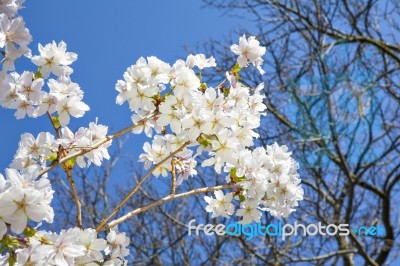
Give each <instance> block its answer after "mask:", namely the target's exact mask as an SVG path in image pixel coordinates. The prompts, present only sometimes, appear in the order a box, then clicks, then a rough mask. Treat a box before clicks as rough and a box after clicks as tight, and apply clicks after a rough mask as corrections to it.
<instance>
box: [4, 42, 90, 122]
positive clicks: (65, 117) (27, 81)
mask: <svg viewBox="0 0 400 266" xmlns="http://www.w3.org/2000/svg"><path fill="white" fill-rule="evenodd" d="M66 48H67V46H66V44H65V43H64V42H60V43H59V44H58V45H57V44H56V43H55V42H53V43H51V44H47V45H45V46H44V47H43V46H42V45H40V44H39V51H40V55H38V56H34V57H33V58H32V62H33V63H34V64H36V65H37V66H38V71H37V72H36V73H34V72H31V71H24V72H23V73H22V74H21V75H19V74H18V73H16V72H11V73H8V74H6V72H4V68H3V72H2V73H3V76H4V77H3V79H2V81H1V85H2V86H1V87H0V105H1V106H3V107H5V108H9V109H16V112H15V116H16V118H17V119H21V118H24V117H25V116H26V115H27V116H28V117H34V118H36V117H39V116H42V115H44V114H46V113H47V114H49V115H52V114H54V113H56V115H55V117H57V123H58V124H60V125H61V126H63V127H65V126H66V125H68V124H69V122H70V117H71V116H72V117H76V118H79V117H82V116H83V115H84V114H85V112H86V111H88V110H89V109H90V108H89V106H88V105H86V104H85V103H84V102H83V101H82V100H83V91H82V90H81V89H80V87H79V85H78V84H77V83H74V82H72V81H71V78H70V76H69V75H70V74H71V73H72V68H71V67H69V65H70V64H71V63H72V62H73V61H75V60H76V59H77V55H76V54H75V53H71V52H66ZM51 73H52V74H54V75H55V76H57V79H52V78H50V79H49V80H48V81H47V86H48V88H49V91H48V92H47V91H45V90H43V88H44V85H45V79H44V78H49V77H50V74H51Z"/></svg>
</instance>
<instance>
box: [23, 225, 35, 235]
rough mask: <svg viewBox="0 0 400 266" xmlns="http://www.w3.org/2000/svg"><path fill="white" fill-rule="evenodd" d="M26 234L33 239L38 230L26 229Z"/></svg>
mask: <svg viewBox="0 0 400 266" xmlns="http://www.w3.org/2000/svg"><path fill="white" fill-rule="evenodd" d="M24 234H25V235H26V236H27V237H33V236H34V235H35V234H36V230H35V229H34V228H32V227H30V226H28V227H26V228H25V230H24Z"/></svg>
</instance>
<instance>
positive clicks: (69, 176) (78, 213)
mask: <svg viewBox="0 0 400 266" xmlns="http://www.w3.org/2000/svg"><path fill="white" fill-rule="evenodd" d="M64 171H65V173H66V174H67V179H68V182H69V184H70V186H71V191H72V197H73V198H74V201H75V205H76V222H77V226H78V227H79V228H81V229H82V210H81V202H80V200H79V196H78V192H77V191H76V187H75V182H74V179H73V178H72V170H71V169H69V168H65V169H64Z"/></svg>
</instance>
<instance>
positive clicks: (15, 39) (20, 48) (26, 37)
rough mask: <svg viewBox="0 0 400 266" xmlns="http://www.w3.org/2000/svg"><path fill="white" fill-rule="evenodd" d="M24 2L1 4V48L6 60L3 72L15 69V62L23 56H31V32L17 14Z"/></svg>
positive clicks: (4, 0)
mask: <svg viewBox="0 0 400 266" xmlns="http://www.w3.org/2000/svg"><path fill="white" fill-rule="evenodd" d="M23 2H24V0H2V1H1V2H0V22H1V23H0V48H1V49H4V50H2V51H1V53H2V54H3V56H4V58H3V60H2V67H3V71H4V70H5V71H8V70H10V71H12V70H14V69H15V66H14V61H15V60H16V59H18V58H19V57H21V56H22V55H25V56H28V57H30V56H31V51H30V49H29V48H28V45H29V43H30V42H31V41H32V36H31V34H30V33H29V30H28V29H27V28H26V27H25V22H24V20H23V18H22V17H20V16H18V14H17V12H18V10H19V9H21V8H22V4H23Z"/></svg>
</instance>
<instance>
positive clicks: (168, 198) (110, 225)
mask: <svg viewBox="0 0 400 266" xmlns="http://www.w3.org/2000/svg"><path fill="white" fill-rule="evenodd" d="M238 187H239V185H237V184H227V185H221V186H215V187H204V188H197V189H193V190H190V191H187V192H183V193H180V194H174V195H172V194H169V195H168V196H165V197H164V198H162V199H159V200H157V201H155V202H153V203H150V204H149V205H146V206H143V207H140V208H137V209H136V210H133V211H131V212H129V213H127V214H125V215H124V216H122V217H120V218H118V219H115V220H113V221H111V222H109V223H108V224H107V225H106V226H104V227H103V228H101V230H97V229H96V230H97V231H106V230H108V229H110V228H113V227H114V226H116V225H118V224H120V223H122V222H124V221H126V220H127V219H129V218H131V217H132V216H134V215H136V214H139V213H141V212H144V211H147V210H149V209H151V208H153V207H156V206H159V205H161V204H164V203H166V202H168V201H171V200H174V199H180V198H186V197H188V196H191V195H196V194H202V193H206V192H209V191H215V190H221V189H227V188H229V189H231V188H238Z"/></svg>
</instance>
